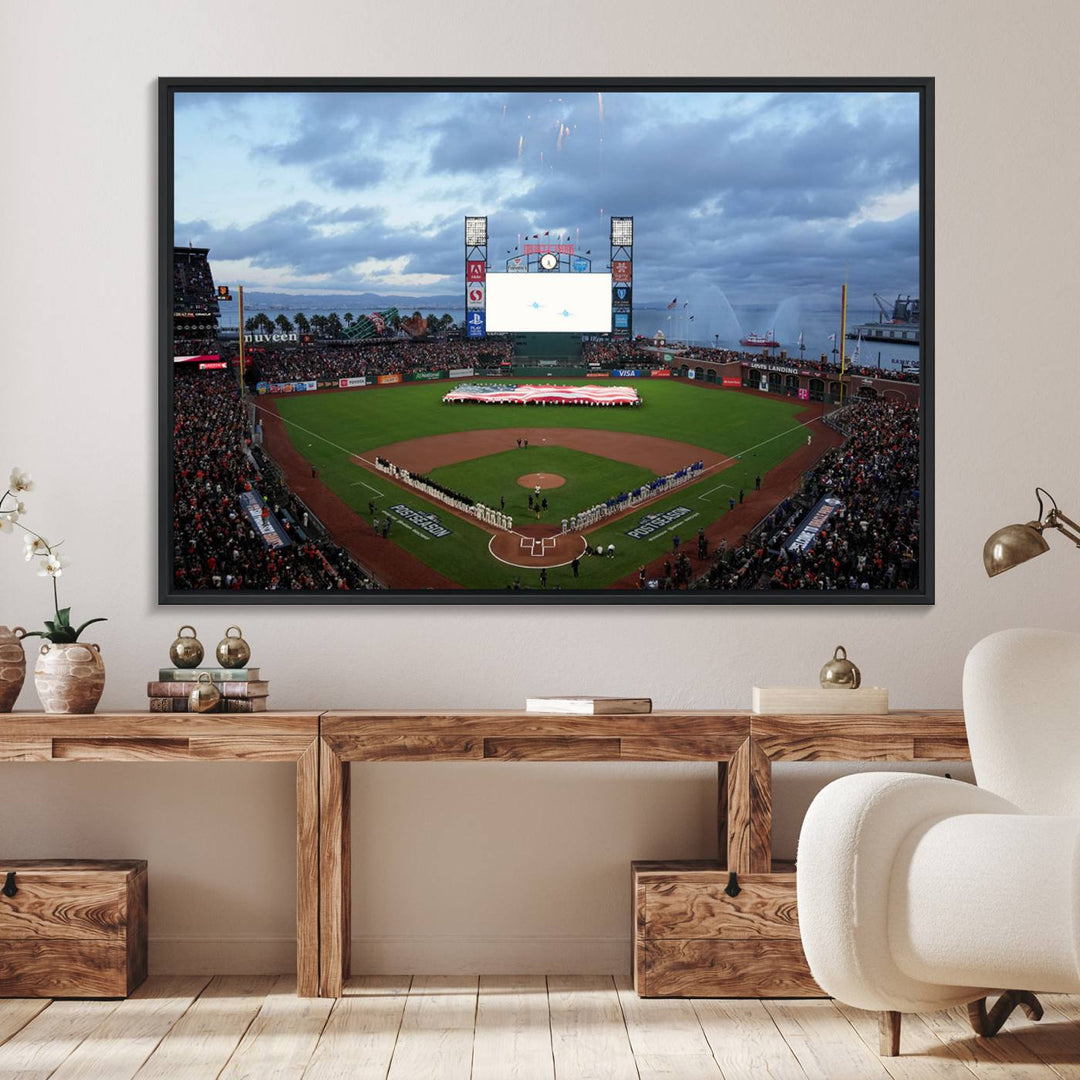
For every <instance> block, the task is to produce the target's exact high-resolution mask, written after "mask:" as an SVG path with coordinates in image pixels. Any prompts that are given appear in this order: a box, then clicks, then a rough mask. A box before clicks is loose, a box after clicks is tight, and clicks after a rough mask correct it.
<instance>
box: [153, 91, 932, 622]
mask: <svg viewBox="0 0 1080 1080" xmlns="http://www.w3.org/2000/svg"><path fill="white" fill-rule="evenodd" d="M556 89H557V90H563V91H567V92H596V91H602V92H619V91H641V90H654V91H684V92H686V91H703V92H710V91H738V90H743V91H753V92H802V93H816V92H822V93H828V92H832V93H836V92H852V91H864V92H880V93H891V92H908V93H916V94H917V95H918V99H919V297H920V307H921V331H920V333H921V338H920V354H921V373H920V383H921V394H920V408H919V413H920V442H919V447H920V487H919V498H920V535H919V553H918V557H919V566H920V571H921V573H920V587H919V588H917V589H908V590H868V591H865V590H864V591H842V590H837V591H803V590H789V591H767V590H766V591H744V592H721V591H712V590H704V589H702V590H687V589H673V590H659V591H639V590H621V589H602V590H572V591H560V592H555V591H506V590H473V589H446V590H437V589H436V590H433V589H423V590H400V589H398V590H395V589H383V590H377V591H361V590H355V591H346V592H326V593H309V592H293V591H289V590H281V591H276V590H263V591H253V590H245V591H231V590H178V589H176V588H174V584H173V566H172V549H173V541H172V528H173V522H172V506H173V458H172V439H171V438H170V432H171V428H172V403H173V379H174V372H173V364H172V348H173V343H172V318H171V313H172V311H173V273H172V251H173V244H174V218H173V186H174V124H173V120H174V98H175V95H176V93H177V92H183V91H206V92H215V91H219V92H223V91H232V92H238V91H242V92H245V93H259V92H267V93H273V92H280V91H289V92H311V93H314V92H320V91H325V92H341V91H345V90H348V91H357V92H363V91H388V90H392V91H402V92H409V91H412V92H426V91H445V90H456V91H489V92H490V91H493V90H510V91H552V90H556ZM158 170H159V175H158V268H159V282H158V304H159V316H158V324H159V331H158V362H159V393H158V427H159V448H158V570H157V579H158V582H157V597H158V603H159V604H160V605H165V606H172V605H184V606H192V605H213V606H219V605H236V604H244V605H262V604H276V605H282V606H296V605H349V606H351V605H356V604H360V605H383V604H395V605H397V604H405V605H411V604H421V605H432V604H434V605H444V604H468V605H474V604H494V605H507V604H509V605H513V606H530V605H536V604H539V605H552V604H555V605H582V604H585V605H591V604H606V605H616V606H618V605H633V606H638V605H645V606H664V605H669V604H674V605H706V606H711V605H718V604H719V605H763V606H771V605H778V604H779V605H784V606H787V607H802V606H814V607H818V606H835V605H841V606H857V607H862V606H867V605H871V606H876V605H881V604H888V605H900V606H910V605H932V604H933V603H934V359H935V357H934V327H935V306H934V303H935V293H934V78H933V77H915V76H913V77H889V78H876V77H843V78H832V77H820V78H816V77H806V78H804V77H797V78H772V77H752V78H724V77H716V78H699V77H670V78H668V77H663V78H654V77H648V78H610V77H605V78H595V79H592V78H576V77H575V78H562V77H555V78H489V77H484V78H471V77H463V78H426V77H420V78H405V77H403V78H396V77H395V78H349V77H315V78H247V77H222V78H202V77H161V78H159V79H158Z"/></svg>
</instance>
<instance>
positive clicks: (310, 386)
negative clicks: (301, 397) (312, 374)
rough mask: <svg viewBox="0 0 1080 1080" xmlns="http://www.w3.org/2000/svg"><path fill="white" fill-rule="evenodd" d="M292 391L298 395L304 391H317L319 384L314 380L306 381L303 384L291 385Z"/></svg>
mask: <svg viewBox="0 0 1080 1080" xmlns="http://www.w3.org/2000/svg"><path fill="white" fill-rule="evenodd" d="M293 389H294V390H295V391H296V392H297V393H298V394H299V393H301V392H302V391H304V390H318V389H319V384H318V382H316V381H315V380H314V379H307V380H305V381H304V382H297V383H293Z"/></svg>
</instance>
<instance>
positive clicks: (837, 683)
mask: <svg viewBox="0 0 1080 1080" xmlns="http://www.w3.org/2000/svg"><path fill="white" fill-rule="evenodd" d="M820 678H821V685H822V686H823V687H824V688H825V689H826V690H858V688H859V684H860V683H861V682H862V672H860V671H859V669H858V668H857V667H856V666H855V664H854V663H852V661H850V660H849V659H848V655H847V649H845V648H844V646H843V645H837V646H836V651H835V652H834V653H833V658H832V659H831V660H830V661H829V662H828V663H827V664H826V665H825V666H824V667H823V668H822V669H821V676H820Z"/></svg>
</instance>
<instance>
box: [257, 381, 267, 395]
mask: <svg viewBox="0 0 1080 1080" xmlns="http://www.w3.org/2000/svg"><path fill="white" fill-rule="evenodd" d="M269 392H270V384H269V383H268V382H259V383H256V384H255V393H256V394H267V393H269Z"/></svg>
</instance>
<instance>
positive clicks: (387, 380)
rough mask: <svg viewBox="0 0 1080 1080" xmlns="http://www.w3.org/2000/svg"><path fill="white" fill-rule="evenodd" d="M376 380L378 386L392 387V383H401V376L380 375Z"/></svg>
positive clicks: (396, 374)
mask: <svg viewBox="0 0 1080 1080" xmlns="http://www.w3.org/2000/svg"><path fill="white" fill-rule="evenodd" d="M378 378H379V385H380V386H393V385H394V383H399V382H401V375H400V374H398V373H395V374H393V375H380V376H379V377H378Z"/></svg>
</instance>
